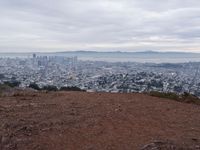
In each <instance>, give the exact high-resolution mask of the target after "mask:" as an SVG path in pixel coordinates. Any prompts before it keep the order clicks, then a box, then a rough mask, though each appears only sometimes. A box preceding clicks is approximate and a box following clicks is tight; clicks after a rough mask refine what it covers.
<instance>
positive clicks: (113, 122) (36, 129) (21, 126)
mask: <svg viewBox="0 0 200 150" xmlns="http://www.w3.org/2000/svg"><path fill="white" fill-rule="evenodd" d="M199 146H200V106H198V105H194V104H185V103H179V102H176V101H172V100H166V99H160V98H155V97H150V96H147V95H142V94H110V93H85V92H58V93H56V92H51V93H34V92H23V93H19V94H15V95H13V96H4V97H0V150H7V149H8V150H134V149H136V150H137V149H144V150H150V149H200V147H199Z"/></svg>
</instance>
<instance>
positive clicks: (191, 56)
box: [0, 50, 200, 63]
mask: <svg viewBox="0 0 200 150" xmlns="http://www.w3.org/2000/svg"><path fill="white" fill-rule="evenodd" d="M32 54H33V53H0V57H29V58H30V57H32ZM36 55H38V56H65V57H73V56H77V57H78V59H79V60H90V61H109V62H142V63H144V62H151V63H181V62H200V53H191V52H158V51H150V50H148V51H142V52H121V51H112V52H99V51H84V50H79V51H65V52H53V53H44V52H42V53H36Z"/></svg>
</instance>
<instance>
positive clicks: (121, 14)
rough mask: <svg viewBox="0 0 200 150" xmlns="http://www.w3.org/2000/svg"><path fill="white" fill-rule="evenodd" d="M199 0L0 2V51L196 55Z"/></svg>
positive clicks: (199, 38) (199, 47)
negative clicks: (190, 53)
mask: <svg viewBox="0 0 200 150" xmlns="http://www.w3.org/2000/svg"><path fill="white" fill-rule="evenodd" d="M199 14H200V1H198V0H166V1H164V2H163V1H155V0H140V1H137V0H124V1H120V0H101V1H100V0H86V1H81V0H75V1H70V0H59V1H53V0H49V1H48V3H46V1H44V0H39V1H31V0H14V1H7V0H1V1H0V18H1V23H0V33H1V34H0V52H61V51H77V50H87V51H100V52H101V51H122V52H123V51H126V52H135V51H146V50H153V51H160V52H166V51H176V52H177V51H178V52H200V36H199V34H200V28H199V26H200V19H199V18H200V17H199Z"/></svg>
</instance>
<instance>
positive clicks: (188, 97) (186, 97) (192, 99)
mask: <svg viewBox="0 0 200 150" xmlns="http://www.w3.org/2000/svg"><path fill="white" fill-rule="evenodd" d="M147 94H148V95H150V96H154V97H160V98H167V99H172V100H175V101H179V102H184V103H194V104H198V105H200V99H199V98H198V97H196V96H195V95H192V94H190V93H187V92H185V93H183V94H181V95H178V94H176V93H164V92H157V91H151V92H149V93H147Z"/></svg>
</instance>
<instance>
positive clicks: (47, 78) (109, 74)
mask: <svg viewBox="0 0 200 150" xmlns="http://www.w3.org/2000/svg"><path fill="white" fill-rule="evenodd" d="M199 66H200V63H199V62H189V63H161V64H156V63H134V62H105V61H82V60H78V58H77V57H76V56H73V57H66V56H37V55H36V54H33V56H32V57H29V58H28V57H27V58H0V82H1V83H4V82H6V81H9V82H14V81H18V82H20V85H19V86H20V87H22V88H25V87H28V86H29V85H30V84H31V83H36V84H37V85H38V86H39V87H44V86H47V85H53V86H56V87H57V88H61V87H72V86H73V87H74V86H76V87H79V88H81V89H84V90H87V91H91V92H92V91H99V92H101V91H103V92H125V93H130V92H148V91H160V92H175V93H178V94H182V93H184V92H188V93H191V94H194V95H196V96H200V74H199V73H200V72H199V71H200V70H199V69H200V68H199Z"/></svg>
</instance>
